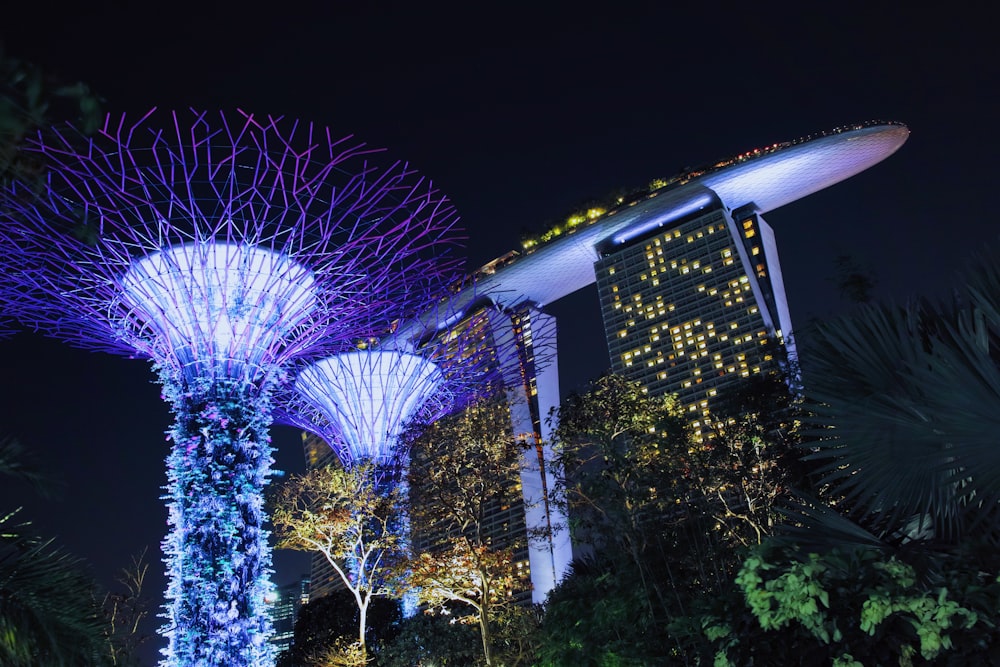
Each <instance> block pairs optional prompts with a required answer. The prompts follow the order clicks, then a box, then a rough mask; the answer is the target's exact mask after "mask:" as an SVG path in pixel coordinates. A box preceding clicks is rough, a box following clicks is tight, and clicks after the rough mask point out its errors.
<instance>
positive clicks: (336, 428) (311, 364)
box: [276, 299, 502, 468]
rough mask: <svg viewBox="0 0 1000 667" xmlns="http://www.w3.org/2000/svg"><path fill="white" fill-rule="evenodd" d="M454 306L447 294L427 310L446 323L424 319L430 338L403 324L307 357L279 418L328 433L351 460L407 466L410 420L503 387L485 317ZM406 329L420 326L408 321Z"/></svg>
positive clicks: (280, 402) (427, 418)
mask: <svg viewBox="0 0 1000 667" xmlns="http://www.w3.org/2000/svg"><path fill="white" fill-rule="evenodd" d="M451 305H452V304H451V299H445V300H443V301H441V302H440V303H438V304H436V305H435V306H434V307H428V308H427V309H426V310H425V311H424V313H422V315H423V316H424V320H426V319H427V316H428V313H431V314H432V315H431V316H432V317H433V318H434V319H435V321H437V322H439V324H438V325H433V326H432V325H430V324H428V323H427V322H426V321H425V322H423V326H424V329H423V331H424V332H425V336H424V340H423V341H421V340H414V339H412V338H410V337H408V336H407V335H404V334H402V333H401V331H400V330H397V331H396V332H393V333H390V334H386V335H385V336H383V337H381V338H380V339H369V340H365V341H360V344H359V346H358V347H357V348H356V349H353V350H350V351H346V352H338V353H335V354H329V355H325V356H321V357H319V358H316V359H309V360H303V361H301V362H300V363H299V365H298V371H297V377H296V379H295V381H294V383H290V385H289V387H288V389H287V390H284V391H283V392H282V393H281V395H280V397H279V398H278V399H277V407H276V415H277V419H278V420H279V421H282V422H285V423H288V424H291V425H294V426H298V427H300V428H303V429H305V430H307V431H311V432H313V433H316V434H317V435H319V436H320V437H322V438H323V439H324V440H326V442H327V443H328V444H329V445H330V446H331V447H332V448H333V449H334V451H335V452H336V454H337V457H338V458H339V459H340V461H341V463H343V464H344V465H347V466H351V465H354V464H357V463H361V462H366V461H370V462H372V463H374V464H375V465H376V466H379V467H385V468H394V467H395V466H397V465H399V464H400V463H402V460H403V459H404V458H405V456H403V455H402V453H401V452H400V451H399V450H398V444H399V443H398V439H399V436H400V435H401V433H402V432H403V429H404V428H405V427H406V426H407V425H408V424H410V423H424V424H426V423H429V422H432V421H434V420H436V419H438V418H440V417H441V416H443V415H445V414H447V413H449V412H452V411H455V410H459V409H461V408H463V407H465V406H466V405H468V404H469V403H470V402H472V401H474V400H476V399H477V398H480V397H484V396H486V395H488V394H491V393H494V392H496V391H498V390H499V389H500V388H501V386H502V381H501V377H500V375H501V373H500V371H501V365H500V364H499V363H498V362H497V350H496V349H493V347H492V344H491V341H490V340H489V339H488V337H487V335H486V332H485V330H484V329H483V327H482V326H481V325H482V324H483V322H479V326H477V319H476V318H471V319H469V320H466V321H465V322H459V320H461V319H463V318H464V317H465V314H464V313H463V312H461V311H456V310H455V309H453V308H452V307H451ZM478 319H479V320H483V317H482V316H479V318H478ZM402 328H403V329H405V330H406V331H407V332H408V333H411V334H412V333H415V332H417V331H419V330H418V329H416V328H407V326H406V323H404V324H403V325H402ZM428 330H429V331H430V332H432V333H426V332H427V331H428Z"/></svg>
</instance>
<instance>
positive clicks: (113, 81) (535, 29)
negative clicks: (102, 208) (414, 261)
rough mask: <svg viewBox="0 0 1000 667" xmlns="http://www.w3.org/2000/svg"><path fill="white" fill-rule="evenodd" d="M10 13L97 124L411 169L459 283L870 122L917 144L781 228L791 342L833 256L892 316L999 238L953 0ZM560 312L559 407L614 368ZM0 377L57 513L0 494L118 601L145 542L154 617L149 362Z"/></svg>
mask: <svg viewBox="0 0 1000 667" xmlns="http://www.w3.org/2000/svg"><path fill="white" fill-rule="evenodd" d="M8 4H13V5H14V6H5V7H4V9H3V13H2V14H3V15H2V19H0V20H2V23H0V40H2V42H3V44H4V46H5V48H6V51H7V52H8V53H9V54H11V55H14V56H17V57H20V58H24V59H27V60H31V61H34V62H36V63H38V64H40V65H42V66H44V67H45V68H46V69H47V70H49V71H50V72H52V73H57V74H58V75H59V76H60V77H61V78H62V79H64V80H66V81H76V80H83V81H86V82H88V83H89V84H90V85H91V87H92V88H94V89H95V90H96V91H98V92H99V93H100V94H101V95H102V96H103V97H104V98H105V99H106V101H107V103H106V108H107V110H108V111H111V112H122V111H128V112H141V111H144V110H146V109H148V108H150V107H152V106H158V107H161V108H167V109H169V108H185V107H194V108H208V109H216V108H226V109H231V108H241V109H244V110H247V111H252V112H254V113H257V114H275V115H282V114H283V115H288V116H293V117H299V118H302V119H305V120H311V121H314V122H317V123H319V124H323V125H329V126H330V127H332V128H333V130H334V132H335V133H339V134H348V133H354V134H355V135H356V137H358V138H359V139H361V140H364V141H366V142H368V143H369V144H371V145H373V146H383V147H385V148H387V149H388V151H389V155H390V156H391V157H393V158H400V159H404V160H408V161H410V163H411V164H412V165H414V166H415V167H416V168H417V169H419V170H420V171H421V172H422V173H423V174H426V175H427V176H429V177H431V178H432V179H434V181H435V182H436V183H437V184H438V185H439V187H440V188H441V189H442V190H443V191H444V192H446V193H448V194H449V196H450V197H451V198H452V200H453V201H454V203H455V204H456V206H457V207H458V210H459V212H460V213H461V215H462V224H463V225H464V226H465V228H466V229H467V230H468V235H469V240H468V256H469V266H470V268H474V267H477V266H479V265H481V264H483V263H485V262H486V261H488V260H490V259H492V258H494V257H496V256H499V255H501V254H503V253H505V252H507V251H508V250H511V249H513V248H515V247H517V246H518V243H519V238H520V234H521V232H522V231H524V230H539V229H542V228H543V227H544V226H545V223H546V222H548V221H550V220H554V219H557V218H560V217H563V216H565V215H566V214H568V213H570V212H572V211H573V210H574V207H575V206H576V205H577V204H580V203H582V202H584V201H586V200H587V199H589V198H596V197H600V196H602V195H604V194H606V193H609V192H611V191H612V190H615V189H616V188H619V187H622V186H641V185H644V184H645V183H647V182H648V181H649V180H651V179H652V178H654V177H665V176H670V175H673V174H674V173H676V172H678V171H679V170H680V169H682V168H683V167H685V166H689V165H698V164H703V163H705V162H709V161H712V160H715V159H717V158H722V157H726V156H729V155H732V154H736V153H739V152H743V151H745V150H747V149H751V148H754V147H757V146H764V145H768V144H771V143H774V142H780V141H785V140H790V139H794V138H797V137H800V136H803V135H806V134H809V133H812V132H816V131H821V130H826V129H830V128H833V127H836V126H839V125H845V124H849V123H854V122H859V121H865V120H872V119H880V120H895V121H900V122H903V123H906V124H907V125H908V126H909V128H910V130H911V132H912V135H911V137H910V139H909V141H908V142H907V143H906V144H904V146H903V147H902V148H901V149H900V150H899V151H898V152H897V153H896V154H895V155H893V156H891V157H890V158H888V159H887V160H886V161H885V162H883V163H881V164H879V165H876V166H875V167H874V168H872V169H870V170H868V171H867V172H864V173H862V174H860V175H858V176H856V177H854V178H852V179H850V180H849V181H846V182H844V183H842V184H839V185H837V186H834V187H833V188H830V189H828V190H825V191H823V192H820V193H818V194H815V195H813V196H811V197H808V198H806V199H803V200H801V201H799V202H796V203H793V204H791V205H788V206H787V207H785V208H783V209H779V210H777V211H774V212H772V213H770V214H768V215H767V216H766V218H767V220H768V222H769V223H770V224H771V225H772V226H773V228H774V230H775V233H776V235H777V241H778V247H779V251H780V255H781V262H782V271H783V273H784V277H785V281H786V290H787V292H788V296H789V303H790V307H791V313H792V319H793V321H794V322H795V323H796V324H797V325H798V326H800V327H802V326H804V325H806V324H808V322H809V321H811V320H813V319H816V318H823V317H827V316H830V315H832V314H836V313H838V312H842V311H843V310H844V309H845V307H846V305H845V304H844V302H843V300H842V299H841V298H840V297H839V296H838V293H837V290H836V289H835V288H834V285H833V283H832V282H831V277H832V276H833V274H834V258H835V257H836V256H838V255H843V254H848V255H851V256H853V257H854V258H855V259H856V260H857V261H858V262H859V263H860V264H862V265H863V266H866V267H868V268H869V269H870V270H871V271H872V272H873V273H874V274H875V275H876V277H877V280H878V288H877V292H876V293H877V296H878V297H880V298H882V299H886V300H894V301H900V300H902V299H905V298H906V297H907V296H908V295H911V294H930V295H942V294H945V293H947V290H948V286H949V285H950V283H951V282H952V280H953V277H954V275H955V273H956V271H958V270H959V269H960V268H961V267H962V266H963V264H964V263H965V261H966V260H967V259H968V258H969V257H970V256H971V255H972V254H973V253H974V252H976V251H977V250H980V249H981V248H982V247H983V246H984V245H986V244H990V243H995V241H996V236H997V233H998V231H1000V229H998V226H997V223H996V222H995V221H994V220H993V219H992V218H991V217H990V216H991V215H992V214H991V213H990V211H991V210H993V207H992V206H990V205H989V204H988V200H989V198H990V197H991V196H992V195H993V193H994V190H995V189H996V187H997V185H996V183H997V182H998V180H1000V178H998V177H1000V173H998V172H1000V169H998V167H997V151H998V148H1000V146H998V141H997V138H996V134H995V127H994V126H995V123H996V119H997V118H1000V103H998V96H997V85H998V83H1000V76H998V75H1000V49H998V46H997V43H998V40H997V38H996V35H995V34H994V32H993V31H992V28H990V26H991V25H992V22H991V21H990V20H988V19H987V17H985V16H977V15H975V14H974V13H959V10H957V9H955V10H954V11H955V12H956V13H955V14H949V13H948V11H949V7H952V6H955V5H940V6H936V7H935V9H933V10H924V9H917V8H915V7H912V6H911V7H909V8H907V9H906V10H905V11H903V10H888V9H885V10H881V9H872V8H871V7H869V6H867V3H866V5H861V4H857V5H854V4H852V3H846V4H845V3H840V4H836V5H832V4H830V3H823V4H824V6H831V7H835V9H832V10H831V11H830V12H829V13H826V14H814V13H803V12H804V11H816V10H803V9H802V8H799V9H796V10H789V9H787V8H786V9H777V8H771V9H766V8H762V6H763V5H766V4H771V3H742V4H744V5H749V7H743V9H741V10H737V11H733V10H731V9H729V8H728V7H727V6H725V3H693V4H698V5H701V6H704V7H705V9H698V8H694V7H689V8H685V9H678V8H675V7H670V8H669V9H668V8H666V6H667V5H674V4H676V3H648V4H646V3H633V2H616V3H604V4H603V5H600V6H597V5H593V6H592V5H590V4H588V3H574V4H561V3H559V4H550V5H548V6H549V7H550V8H549V9H545V10H540V9H538V8H537V7H530V6H529V5H517V4H513V5H512V4H507V3H504V4H500V3H468V8H465V9H461V10H455V9H454V8H452V9H450V10H445V9H427V8H426V7H421V6H418V5H424V4H434V5H436V6H438V7H441V6H442V5H437V3H399V4H395V3H388V2H369V3H351V6H349V7H347V8H345V9H340V8H338V9H333V7H334V6H335V5H345V6H347V4H348V3H333V2H330V3H316V5H315V6H312V7H310V6H308V5H305V4H302V3H296V2H273V3H267V4H266V5H264V4H261V5H260V6H261V7H262V9H257V10H254V9H251V7H255V6H257V5H255V4H251V3H238V4H236V3H234V4H232V5H230V6H228V7H227V6H226V3H210V2H203V3H200V4H191V5H188V6H185V5H184V4H183V3H134V4H135V5H136V7H142V9H141V10H139V9H136V10H125V9H122V7H124V6H125V3H114V5H112V4H111V3H103V2H81V3H75V4H73V5H69V3H67V6H65V7H63V6H60V7H54V6H50V5H48V4H47V3H41V2H36V3H32V2H17V3H8ZM660 4H662V5H664V7H660V6H659V5H660ZM800 4H802V5H812V4H817V3H800ZM362 5H366V6H365V7H362ZM367 5H371V7H368V6H367ZM219 7H224V8H219ZM862 7H864V8H863V9H862ZM549 310H550V311H551V312H552V313H554V314H555V315H556V316H557V317H558V318H559V323H560V334H559V335H560V369H561V377H562V383H563V391H564V392H565V391H569V390H572V389H574V388H576V387H579V386H581V385H582V384H583V383H585V382H586V381H587V380H588V379H590V378H592V377H594V376H596V375H598V374H599V373H600V372H601V371H603V370H604V369H605V367H606V366H607V365H608V361H607V351H606V348H605V347H604V343H603V334H602V333H601V330H600V326H601V325H600V316H599V314H598V311H597V298H596V292H595V290H594V289H593V288H588V289H585V290H582V291H581V292H579V293H577V294H574V295H572V296H570V297H568V298H567V299H565V300H563V301H562V302H560V303H557V304H554V305H553V306H552V307H551V308H550V309H549ZM0 378H2V382H0V432H3V433H6V434H10V435H15V436H17V437H18V438H19V439H20V440H22V441H23V442H24V443H25V444H26V445H27V446H29V447H30V448H31V449H32V450H33V451H35V452H36V453H37V455H38V457H39V458H40V459H41V460H42V461H43V462H44V464H45V465H46V467H47V468H48V469H49V470H50V471H51V472H52V474H53V475H54V476H55V477H57V478H59V479H61V480H62V482H63V490H62V494H61V497H60V498H58V499H54V500H45V499H39V498H37V497H34V496H33V495H30V494H29V493H27V492H26V490H25V489H24V488H22V487H16V488H14V487H13V485H10V484H9V483H8V482H7V481H3V482H0V485H5V486H2V487H0V508H8V507H11V506H15V505H17V504H22V503H23V504H24V505H25V506H26V509H25V516H26V518H32V519H34V520H35V522H36V525H37V527H38V529H39V530H40V531H41V532H42V533H43V534H46V535H50V536H56V537H57V538H58V541H59V542H60V543H61V544H63V545H64V546H65V547H66V548H67V549H69V550H70V551H72V552H74V553H76V554H78V555H79V556H81V557H83V558H85V559H87V560H88V561H89V562H90V563H92V565H93V568H94V572H95V574H96V575H97V576H98V578H99V579H100V581H101V582H102V583H104V584H106V585H110V584H111V583H112V582H113V578H114V575H115V572H116V571H117V570H118V569H119V568H120V567H122V566H124V565H126V564H127V563H128V562H129V559H130V556H131V554H133V553H135V552H137V551H139V550H141V549H142V548H143V547H148V548H149V550H150V553H151V554H152V559H151V560H152V561H153V568H152V570H153V572H152V576H151V578H150V581H149V586H148V590H149V593H150V594H151V595H152V596H153V598H154V600H157V601H159V600H160V598H161V591H162V589H163V585H164V579H163V575H162V566H161V565H160V563H159V556H158V545H159V541H160V539H161V538H162V537H163V533H164V531H165V522H166V518H165V517H166V512H165V510H164V508H163V505H162V503H161V502H160V500H159V499H158V497H159V495H160V487H161V485H162V484H163V483H164V480H165V476H164V465H163V458H164V457H165V455H166V453H167V444H166V442H165V438H164V435H163V432H164V430H165V429H166V427H167V425H168V424H169V422H170V415H169V414H168V411H167V408H166V406H165V404H164V403H162V402H161V401H160V399H159V388H158V386H157V385H155V384H153V375H152V373H151V372H150V370H149V367H148V364H147V363H145V362H143V361H136V360H127V359H120V358H115V357H111V356H108V355H99V354H95V353H87V352H81V351H78V350H74V349H72V348H69V347H67V346H66V345H64V344H61V343H59V342H55V341H48V340H45V339H42V338H40V337H38V336H35V335H32V334H20V335H17V336H15V337H14V338H11V339H8V340H4V341H0ZM275 443H276V445H277V446H278V453H277V461H278V462H277V467H278V468H279V469H283V470H290V471H296V470H300V469H301V468H302V465H303V463H302V454H301V446H300V443H299V437H298V434H297V433H296V432H295V431H292V430H282V429H275ZM276 563H277V565H278V572H277V575H276V577H275V578H276V580H277V581H278V582H279V583H285V582H288V581H292V580H294V579H296V578H297V577H298V575H299V574H300V573H301V572H305V569H304V568H305V564H304V561H303V560H302V558H301V557H299V558H288V557H286V556H284V555H279V556H278V557H277V558H276ZM155 625H156V624H155V623H154V624H151V627H155ZM158 646H160V639H159V638H158V637H157V638H155V639H154V640H153V641H152V642H151V644H150V650H148V651H147V654H148V655H150V656H153V655H155V650H154V647H158ZM149 659H150V660H152V657H150V658H149Z"/></svg>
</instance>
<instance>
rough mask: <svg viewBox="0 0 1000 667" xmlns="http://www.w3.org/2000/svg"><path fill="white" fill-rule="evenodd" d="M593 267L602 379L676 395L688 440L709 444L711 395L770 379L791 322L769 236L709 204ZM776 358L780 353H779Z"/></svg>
mask: <svg viewBox="0 0 1000 667" xmlns="http://www.w3.org/2000/svg"><path fill="white" fill-rule="evenodd" d="M601 251H602V257H601V259H599V260H598V261H597V263H596V264H595V267H594V268H595V273H596V275H597V290H598V296H599V299H600V304H601V314H602V315H603V318H604V330H605V335H606V336H607V341H608V350H609V352H610V354H611V369H612V371H614V372H615V373H618V374H620V375H622V376H624V377H626V378H628V379H630V380H634V381H637V382H639V383H640V384H642V386H643V388H645V389H646V390H648V391H649V392H650V393H651V394H653V395H662V394H676V395H677V397H678V400H679V401H680V403H681V404H682V405H683V407H684V410H685V412H686V413H687V415H688V418H689V423H690V424H691V426H692V428H693V432H694V435H695V437H696V438H698V439H701V438H703V437H704V438H711V437H712V435H713V432H712V430H711V429H710V421H711V408H712V405H713V404H714V403H715V402H716V401H715V400H714V399H715V397H716V395H717V394H718V393H719V392H725V391H726V390H727V389H731V388H733V387H736V386H738V385H739V384H740V383H741V381H744V380H745V379H746V378H749V377H753V376H760V375H762V374H766V373H768V372H771V371H777V370H779V365H780V363H781V362H782V361H783V359H784V358H785V354H786V352H788V353H790V355H789V356H794V351H793V350H790V349H787V347H788V346H786V342H787V341H786V338H785V334H786V333H791V321H790V318H789V314H788V306H787V303H786V300H785V292H784V286H783V284H782V280H781V268H780V265H779V263H778V253H777V248H776V246H775V243H774V234H773V232H772V231H771V228H770V226H769V225H768V224H767V223H766V222H764V220H763V218H761V217H760V216H759V215H757V213H756V211H754V210H753V208H752V207H745V208H743V209H740V210H737V211H733V212H730V211H729V210H727V209H726V207H725V206H724V205H723V204H722V203H721V202H720V201H719V200H718V198H716V197H706V199H705V204H704V207H703V208H701V209H699V210H697V211H692V212H691V213H689V214H687V215H685V216H683V217H681V218H679V219H677V220H675V221H673V222H671V223H669V224H667V225H664V226H663V227H658V228H656V230H654V231H652V232H649V233H648V234H647V235H645V236H640V237H638V238H635V239H631V240H629V241H627V242H625V243H622V244H620V245H616V244H614V243H609V244H607V245H606V246H604V247H603V248H601ZM783 348H786V349H783Z"/></svg>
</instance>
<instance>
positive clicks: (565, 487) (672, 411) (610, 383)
mask: <svg viewBox="0 0 1000 667" xmlns="http://www.w3.org/2000/svg"><path fill="white" fill-rule="evenodd" d="M555 450H556V452H557V458H558V464H559V465H558V466H557V467H556V469H557V470H561V471H562V473H563V477H562V479H560V480H559V482H558V491H559V492H560V495H561V496H562V497H564V498H565V502H567V503H568V505H569V514H570V516H571V517H572V522H573V525H574V526H575V530H576V535H575V538H576V539H577V540H578V541H582V542H584V543H590V544H593V545H594V547H595V548H596V549H597V550H598V551H604V552H606V553H608V552H611V551H614V552H615V553H617V554H620V555H622V556H623V557H624V558H626V559H628V560H629V561H630V562H631V566H632V567H633V568H634V572H635V573H636V574H637V575H638V580H639V581H640V582H641V586H642V589H643V591H644V593H645V597H646V600H647V605H646V606H647V609H648V611H649V613H650V615H651V617H653V618H656V617H657V616H658V615H660V612H657V611H655V610H654V604H655V603H656V602H658V603H659V606H660V608H661V609H663V608H665V606H666V604H667V603H666V598H665V592H664V590H663V587H662V586H661V585H660V583H659V581H658V577H655V576H653V574H652V570H651V568H652V563H651V562H650V559H649V553H650V551H651V550H652V548H653V547H654V546H656V540H657V536H658V535H659V534H660V533H661V532H662V530H661V529H662V527H663V524H664V522H665V521H668V520H677V519H679V517H678V509H677V507H678V504H679V500H680V499H681V498H683V497H685V496H686V489H685V488H684V487H685V486H686V484H687V481H686V478H685V476H684V475H683V474H681V473H685V474H686V473H687V472H688V471H689V470H690V459H691V456H692V454H693V453H694V449H693V448H692V446H691V445H690V444H689V442H688V435H687V432H686V429H685V426H684V422H683V420H682V414H681V412H680V409H679V407H678V406H677V405H676V402H675V400H674V397H673V396H662V397H650V396H648V395H647V394H645V393H644V392H643V390H642V388H641V387H640V386H639V384H638V383H635V382H630V381H628V380H626V379H625V378H623V377H621V376H618V375H613V374H608V375H605V376H603V377H601V378H600V379H598V380H597V381H595V382H594V383H593V384H592V385H591V389H590V391H588V392H587V393H585V394H573V395H571V396H569V397H568V398H567V399H566V400H565V401H564V402H563V404H562V406H561V407H560V409H559V412H558V428H557V429H556V445H555ZM558 497H559V495H557V498H558Z"/></svg>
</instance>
